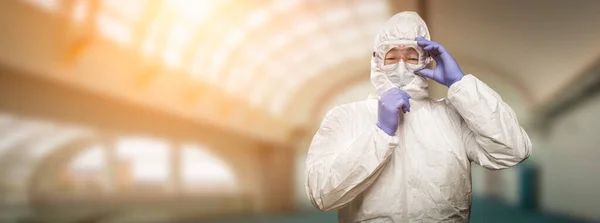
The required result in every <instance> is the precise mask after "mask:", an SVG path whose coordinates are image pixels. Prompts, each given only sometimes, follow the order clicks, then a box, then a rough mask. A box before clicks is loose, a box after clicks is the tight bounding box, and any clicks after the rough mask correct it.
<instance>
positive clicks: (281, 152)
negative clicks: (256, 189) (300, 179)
mask: <svg viewBox="0 0 600 223" xmlns="http://www.w3.org/2000/svg"><path fill="white" fill-rule="evenodd" d="M294 154H295V153H294V150H293V149H292V147H291V146H268V147H266V148H265V150H264V153H263V154H262V157H261V165H262V168H261V169H262V171H261V172H262V174H263V178H262V185H263V188H262V191H263V193H262V199H261V200H262V201H263V202H262V204H263V206H264V208H263V210H264V211H266V212H270V213H280V212H290V211H293V210H294V176H295V171H294V169H295V159H294Z"/></svg>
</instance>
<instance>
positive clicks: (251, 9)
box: [0, 0, 600, 223]
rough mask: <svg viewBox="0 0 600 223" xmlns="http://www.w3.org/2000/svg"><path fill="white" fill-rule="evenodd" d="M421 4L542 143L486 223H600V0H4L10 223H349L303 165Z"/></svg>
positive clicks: (481, 201) (505, 181)
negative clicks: (398, 16)
mask: <svg viewBox="0 0 600 223" xmlns="http://www.w3.org/2000/svg"><path fill="white" fill-rule="evenodd" d="M404 10H411V11H417V12H418V13H419V14H420V15H421V16H422V17H423V18H424V19H425V21H426V22H427V23H428V26H429V29H430V31H431V34H432V39H433V40H434V41H437V42H440V43H441V44H442V45H444V46H445V47H446V48H447V49H448V50H449V51H450V52H451V53H452V54H453V56H454V57H455V58H456V59H457V61H458V62H459V64H460V65H461V67H462V69H463V71H465V72H466V73H472V74H474V75H475V76H477V77H478V78H480V79H481V80H483V81H485V82H486V83H487V84H488V85H490V86H491V87H492V88H494V89H495V90H496V91H497V92H498V93H499V94H500V95H501V96H502V97H503V99H504V100H505V101H506V102H507V103H508V104H510V105H511V106H512V107H513V109H514V110H515V112H516V113H517V115H518V118H519V121H520V122H521V124H522V125H523V126H524V128H525V129H526V130H527V132H528V134H529V136H530V137H531V139H532V142H533V145H534V150H533V154H532V156H531V157H530V158H529V159H528V160H527V161H525V162H523V163H521V164H519V165H518V166H517V167H515V168H512V169H507V170H502V171H488V170H485V169H483V168H480V167H478V166H475V165H473V173H472V176H473V193H474V198H473V211H472V216H471V219H472V222H593V221H600V193H599V192H598V190H599V188H600V177H599V174H598V170H599V169H600V162H598V161H597V159H598V157H600V147H599V145H600V137H598V136H599V135H598V132H597V131H598V128H599V127H600V119H598V116H597V115H598V114H600V90H599V89H600V1H596V0H576V1H547V0H529V1H519V0H502V1H501V0H490V1H477V0H453V1H442V0H398V1H392V0H331V1H317V0H306V1H302V0H248V1H234V0H220V1H209V0H120V1H119V0H3V1H0V30H1V32H2V33H1V34H0V222H73V223H75V222H103V223H104V222H106V223H108V222H111V223H112V222H282V223H286V222H298V223H300V222H337V216H336V213H323V212H318V211H317V210H316V209H315V208H313V207H312V205H311V203H310V201H309V200H308V198H307V196H306V194H305V192H304V186H303V183H304V160H305V154H306V151H307V149H308V145H309V143H310V141H311V139H312V136H313V134H314V133H315V131H316V129H317V128H318V125H319V124H320V122H321V118H322V117H323V115H324V114H325V112H326V111H327V110H328V109H330V108H332V107H333V106H335V105H339V104H343V103H347V102H351V101H357V100H363V99H365V98H366V97H367V95H368V94H369V93H370V92H371V91H372V85H371V83H370V81H369V66H370V64H369V60H370V56H371V52H372V43H373V39H374V37H375V34H376V33H377V32H378V30H379V28H380V27H381V25H383V23H384V22H385V21H386V20H387V19H388V18H389V17H391V16H392V15H393V14H395V13H397V12H400V11H404ZM430 86H431V87H430V90H431V93H432V95H435V96H436V97H437V98H442V97H445V94H446V90H447V89H445V88H444V87H442V86H441V85H438V84H435V83H431V84H430Z"/></svg>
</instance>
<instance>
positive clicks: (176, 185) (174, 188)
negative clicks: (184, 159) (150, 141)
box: [168, 144, 183, 195]
mask: <svg viewBox="0 0 600 223" xmlns="http://www.w3.org/2000/svg"><path fill="white" fill-rule="evenodd" d="M181 150H182V148H181V146H180V145H178V144H174V145H173V146H172V148H171V152H170V156H169V158H170V160H169V186H168V187H169V192H171V193H172V194H174V195H177V194H180V193H181V190H182V189H183V188H182V176H181V171H182V168H181V167H182V163H181Z"/></svg>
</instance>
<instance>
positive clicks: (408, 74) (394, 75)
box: [386, 62, 418, 88]
mask: <svg viewBox="0 0 600 223" xmlns="http://www.w3.org/2000/svg"><path fill="white" fill-rule="evenodd" d="M392 66H395V69H394V70H392V71H389V72H386V75H387V77H388V79H389V80H390V82H392V84H393V85H395V86H396V87H398V88H403V87H405V86H407V85H409V84H411V83H413V82H414V81H415V79H416V78H417V77H418V76H417V75H415V73H414V70H413V69H408V66H407V64H406V63H404V62H400V63H398V64H395V65H392Z"/></svg>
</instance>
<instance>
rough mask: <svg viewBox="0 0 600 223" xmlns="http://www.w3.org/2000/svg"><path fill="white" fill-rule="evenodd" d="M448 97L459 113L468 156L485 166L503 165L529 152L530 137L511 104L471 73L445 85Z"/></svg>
mask: <svg viewBox="0 0 600 223" xmlns="http://www.w3.org/2000/svg"><path fill="white" fill-rule="evenodd" d="M448 100H449V101H450V103H451V104H452V106H453V107H454V108H455V109H456V110H457V112H458V113H459V114H460V116H461V117H462V123H461V126H462V136H463V137H462V138H463V142H464V145H465V150H466V153H467V156H468V157H469V159H470V160H471V161H473V162H475V163H477V164H479V165H481V166H483V167H485V168H488V169H504V168H508V167H511V166H514V165H517V164H518V163H520V162H522V161H523V160H525V159H527V158H528V157H529V156H530V155H531V141H530V139H529V136H527V133H526V132H525V130H523V128H522V127H521V126H520V125H519V122H518V121H517V118H516V116H515V114H514V112H513V110H512V109H511V107H510V106H509V105H508V104H506V103H505V102H504V101H502V98H501V97H500V95H498V93H496V92H495V91H494V90H492V89H491V88H490V87H489V86H487V85H486V84H485V83H483V82H482V81H480V80H478V79H477V78H476V77H474V76H472V75H466V76H464V77H463V79H462V80H460V81H458V82H456V83H454V84H453V85H452V86H450V89H448Z"/></svg>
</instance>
